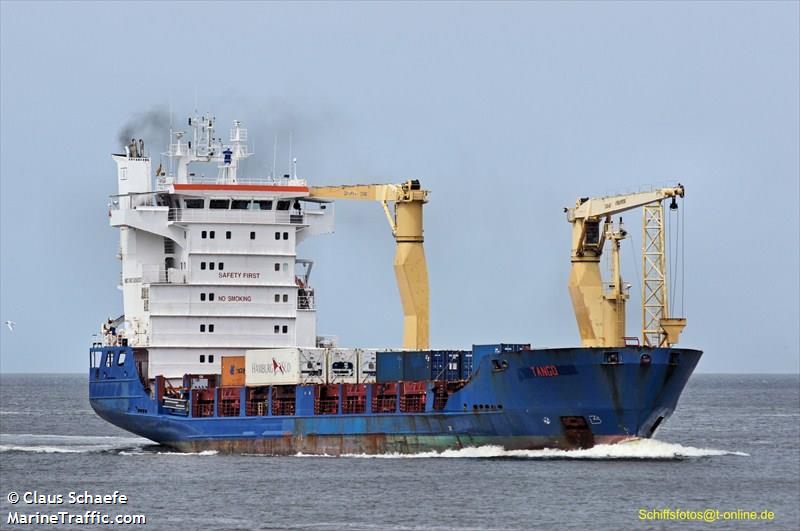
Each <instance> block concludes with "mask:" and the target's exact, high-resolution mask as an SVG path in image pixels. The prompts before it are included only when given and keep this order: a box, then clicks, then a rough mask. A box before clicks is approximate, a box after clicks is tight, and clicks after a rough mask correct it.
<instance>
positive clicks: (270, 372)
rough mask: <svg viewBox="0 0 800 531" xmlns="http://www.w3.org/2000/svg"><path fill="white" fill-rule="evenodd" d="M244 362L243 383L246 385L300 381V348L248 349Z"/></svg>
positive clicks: (295, 382) (292, 383) (291, 383)
mask: <svg viewBox="0 0 800 531" xmlns="http://www.w3.org/2000/svg"><path fill="white" fill-rule="evenodd" d="M245 362H246V363H245V384H246V385H247V386H248V387H254V386H259V385H299V384H300V383H301V380H302V375H301V373H300V349H297V348H273V349H264V350H248V351H246V352H245Z"/></svg>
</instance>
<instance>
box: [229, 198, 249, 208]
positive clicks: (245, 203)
mask: <svg viewBox="0 0 800 531" xmlns="http://www.w3.org/2000/svg"><path fill="white" fill-rule="evenodd" d="M248 208H250V200H249V199H234V200H233V201H231V210H247V209H248Z"/></svg>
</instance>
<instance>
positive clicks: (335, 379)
mask: <svg viewBox="0 0 800 531" xmlns="http://www.w3.org/2000/svg"><path fill="white" fill-rule="evenodd" d="M327 357H328V383H331V384H338V383H358V374H357V370H358V351H357V350H356V349H341V348H335V349H330V350H328V356H327Z"/></svg>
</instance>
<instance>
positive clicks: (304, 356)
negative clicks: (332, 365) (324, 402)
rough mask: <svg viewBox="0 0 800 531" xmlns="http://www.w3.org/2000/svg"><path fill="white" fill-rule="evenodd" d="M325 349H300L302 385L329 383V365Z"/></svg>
mask: <svg viewBox="0 0 800 531" xmlns="http://www.w3.org/2000/svg"><path fill="white" fill-rule="evenodd" d="M325 358H326V349H324V348H301V349H300V383H302V384H303V385H311V384H324V383H327V381H328V364H327V362H326V360H325Z"/></svg>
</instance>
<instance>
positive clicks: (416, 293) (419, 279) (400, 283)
mask: <svg viewBox="0 0 800 531" xmlns="http://www.w3.org/2000/svg"><path fill="white" fill-rule="evenodd" d="M309 192H310V197H314V198H318V199H346V200H355V201H379V202H380V203H381V206H382V207H383V211H384V213H385V214H386V219H387V220H388V222H389V227H390V228H391V230H392V235H393V236H394V239H395V242H396V243H397V246H396V249H395V257H394V271H395V276H396V278H397V287H398V289H399V291H400V302H401V303H402V305H403V347H404V348H408V349H426V348H428V346H429V341H430V339H429V338H430V335H429V334H430V330H429V328H430V292H429V288H428V266H427V263H426V261H425V250H424V248H423V242H424V241H425V238H424V236H423V217H422V206H423V205H424V204H425V203H426V202H427V201H428V193H429V192H428V190H423V189H422V187H421V186H420V184H419V181H417V180H410V181H406V182H405V183H403V184H355V185H343V186H313V187H311V188H310V189H309ZM390 202H391V203H394V212H392V211H391V209H390V207H389V203H390Z"/></svg>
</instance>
